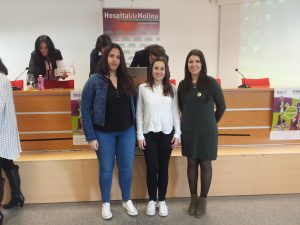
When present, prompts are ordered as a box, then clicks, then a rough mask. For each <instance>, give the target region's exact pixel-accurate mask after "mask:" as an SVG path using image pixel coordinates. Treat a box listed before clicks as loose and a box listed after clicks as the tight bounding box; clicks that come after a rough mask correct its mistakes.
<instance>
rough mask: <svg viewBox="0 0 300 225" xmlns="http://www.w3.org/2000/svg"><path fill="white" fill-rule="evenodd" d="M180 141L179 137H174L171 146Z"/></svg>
mask: <svg viewBox="0 0 300 225" xmlns="http://www.w3.org/2000/svg"><path fill="white" fill-rule="evenodd" d="M178 143H179V138H176V137H173V138H172V141H171V147H172V148H174V147H176V146H177V145H178Z"/></svg>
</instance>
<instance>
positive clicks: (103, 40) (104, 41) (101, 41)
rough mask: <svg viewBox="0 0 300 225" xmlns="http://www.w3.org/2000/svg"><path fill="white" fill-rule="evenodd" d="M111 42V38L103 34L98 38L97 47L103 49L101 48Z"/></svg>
mask: <svg viewBox="0 0 300 225" xmlns="http://www.w3.org/2000/svg"><path fill="white" fill-rule="evenodd" d="M109 44H111V39H110V37H109V36H108V35H107V34H102V35H100V36H99V37H98V38H97V41H96V45H95V48H96V49H97V50H98V51H101V48H105V47H107V46H108V45H109Z"/></svg>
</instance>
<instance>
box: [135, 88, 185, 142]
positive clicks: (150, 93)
mask: <svg viewBox="0 0 300 225" xmlns="http://www.w3.org/2000/svg"><path fill="white" fill-rule="evenodd" d="M172 87H173V89H174V97H173V98H172V97H171V96H164V95H163V87H162V85H159V86H153V90H152V89H151V87H150V86H148V84H146V83H145V84H141V85H140V86H139V94H138V102H137V112H136V114H137V139H138V140H143V139H144V134H146V133H148V132H150V131H152V132H163V133H165V134H170V133H171V132H172V130H173V128H174V130H175V133H174V137H176V138H178V139H180V135H181V131H180V118H179V109H178V101H177V92H176V88H175V86H173V85H172Z"/></svg>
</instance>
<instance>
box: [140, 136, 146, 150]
mask: <svg viewBox="0 0 300 225" xmlns="http://www.w3.org/2000/svg"><path fill="white" fill-rule="evenodd" d="M138 146H139V148H140V149H142V150H145V147H146V141H145V139H143V140H138Z"/></svg>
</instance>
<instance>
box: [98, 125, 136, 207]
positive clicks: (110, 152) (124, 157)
mask: <svg viewBox="0 0 300 225" xmlns="http://www.w3.org/2000/svg"><path fill="white" fill-rule="evenodd" d="M96 136H97V140H98V143H99V148H98V150H97V151H96V154H97V158H98V162H99V185H100V190H101V195H102V202H103V203H105V202H110V190H111V184H112V175H113V170H114V164H115V158H116V160H117V166H118V171H119V174H118V178H119V186H120V189H121V192H122V200H123V201H128V200H129V199H130V191H131V180H132V162H133V158H134V152H135V139H136V131H135V127H134V126H132V127H130V128H129V129H127V130H125V131H121V132H101V131H96Z"/></svg>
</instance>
